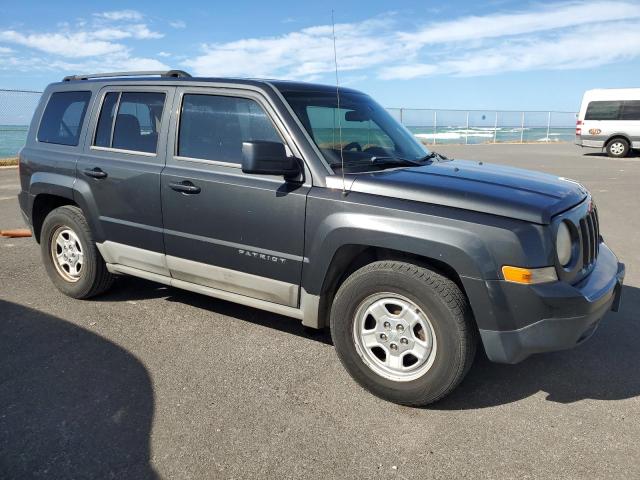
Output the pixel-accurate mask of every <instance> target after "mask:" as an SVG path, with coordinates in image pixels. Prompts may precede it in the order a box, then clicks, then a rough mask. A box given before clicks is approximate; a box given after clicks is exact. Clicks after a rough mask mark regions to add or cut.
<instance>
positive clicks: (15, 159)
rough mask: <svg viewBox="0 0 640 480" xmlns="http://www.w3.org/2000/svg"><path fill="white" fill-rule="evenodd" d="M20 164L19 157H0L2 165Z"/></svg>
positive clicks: (0, 165) (0, 164)
mask: <svg viewBox="0 0 640 480" xmlns="http://www.w3.org/2000/svg"><path fill="white" fill-rule="evenodd" d="M10 165H18V157H10V158H0V167H7V166H10Z"/></svg>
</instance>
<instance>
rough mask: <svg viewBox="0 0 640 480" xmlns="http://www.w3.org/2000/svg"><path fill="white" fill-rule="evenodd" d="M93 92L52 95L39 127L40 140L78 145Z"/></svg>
mask: <svg viewBox="0 0 640 480" xmlns="http://www.w3.org/2000/svg"><path fill="white" fill-rule="evenodd" d="M90 99H91V92H84V91H83V92H56V93H53V94H52V95H51V97H50V98H49V102H48V103H47V106H46V107H45V109H44V113H43V114H42V120H40V127H39V128H38V141H39V142H44V143H54V144H58V145H71V146H77V145H78V143H79V140H80V132H81V131H82V124H83V123H84V117H85V114H86V113H87V106H88V105H89V100H90Z"/></svg>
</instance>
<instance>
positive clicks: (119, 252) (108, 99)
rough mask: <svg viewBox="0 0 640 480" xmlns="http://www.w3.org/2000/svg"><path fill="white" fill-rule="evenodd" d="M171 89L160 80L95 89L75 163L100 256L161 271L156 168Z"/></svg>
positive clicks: (163, 269)
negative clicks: (86, 130)
mask: <svg viewBox="0 0 640 480" xmlns="http://www.w3.org/2000/svg"><path fill="white" fill-rule="evenodd" d="M174 92H175V88H173V87H164V86H153V87H151V86H148V87H137V86H131V87H129V86H122V87H108V88H104V89H103V90H101V91H100V93H99V95H100V98H99V101H98V102H96V107H95V109H94V110H95V111H94V112H93V115H92V121H91V124H90V130H89V132H90V138H88V139H87V142H86V143H87V145H86V146H85V150H84V153H83V155H82V156H81V157H80V159H79V161H78V163H77V176H78V182H77V185H76V190H78V191H79V192H80V194H81V196H82V198H83V200H84V201H85V202H86V203H87V204H88V205H87V210H88V211H90V212H92V213H91V214H92V215H94V216H96V217H97V218H98V222H97V230H98V234H97V236H98V237H99V238H98V239H97V240H98V246H99V248H100V251H101V252H102V254H103V256H104V257H105V260H106V261H107V262H109V263H118V264H121V265H126V266H130V267H135V268H138V269H142V270H145V271H149V272H153V273H159V274H164V275H168V270H167V268H166V262H165V260H164V246H163V236H162V209H161V201H160V172H161V171H162V169H163V168H164V165H165V160H166V138H167V131H168V123H169V122H168V119H169V116H170V106H171V104H172V101H173V95H174Z"/></svg>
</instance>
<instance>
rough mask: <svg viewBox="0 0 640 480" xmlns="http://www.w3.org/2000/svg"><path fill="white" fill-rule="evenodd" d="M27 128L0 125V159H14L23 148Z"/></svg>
mask: <svg viewBox="0 0 640 480" xmlns="http://www.w3.org/2000/svg"><path fill="white" fill-rule="evenodd" d="M28 129H29V127H27V126H23V125H0V158H6V157H15V156H16V155H17V154H18V152H19V151H20V149H21V148H22V147H23V146H24V142H25V140H26V139H27V130H28Z"/></svg>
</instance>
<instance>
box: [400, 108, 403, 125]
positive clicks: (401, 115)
mask: <svg viewBox="0 0 640 480" xmlns="http://www.w3.org/2000/svg"><path fill="white" fill-rule="evenodd" d="M402 110H403V109H402V107H400V123H401V124H403V125H404V120H403V116H404V115H403V114H402Z"/></svg>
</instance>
